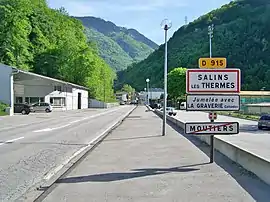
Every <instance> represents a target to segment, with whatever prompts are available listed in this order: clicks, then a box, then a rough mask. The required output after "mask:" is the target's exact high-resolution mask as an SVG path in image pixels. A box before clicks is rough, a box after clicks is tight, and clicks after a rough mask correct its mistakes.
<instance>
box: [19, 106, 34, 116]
mask: <svg viewBox="0 0 270 202" xmlns="http://www.w3.org/2000/svg"><path fill="white" fill-rule="evenodd" d="M32 110H33V107H32V106H29V105H27V104H14V113H21V114H23V115H26V114H29V113H30V112H31V111H32Z"/></svg>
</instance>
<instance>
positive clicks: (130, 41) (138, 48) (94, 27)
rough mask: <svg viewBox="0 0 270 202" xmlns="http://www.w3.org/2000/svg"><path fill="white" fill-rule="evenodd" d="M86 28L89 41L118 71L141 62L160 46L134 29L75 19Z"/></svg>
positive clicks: (85, 19)
mask: <svg viewBox="0 0 270 202" xmlns="http://www.w3.org/2000/svg"><path fill="white" fill-rule="evenodd" d="M75 18H76V19H78V20H81V22H82V23H83V25H84V26H85V27H86V34H87V36H88V39H89V40H91V41H92V40H94V41H95V42H96V43H97V45H98V49H99V52H100V56H101V57H102V58H104V60H105V61H106V62H107V63H108V64H109V65H110V66H111V67H112V68H113V69H114V70H116V71H119V70H123V69H126V68H127V66H128V65H130V64H132V63H134V62H139V61H141V60H143V59H145V58H147V56H149V54H150V53H152V52H153V51H154V49H156V48H158V45H157V44H155V43H154V42H152V41H151V40H149V39H147V38H146V37H145V36H143V35H142V34H140V33H139V32H138V31H136V30H134V29H126V28H124V27H118V26H116V25H115V24H114V23H112V22H109V21H105V20H103V19H100V18H95V17H75Z"/></svg>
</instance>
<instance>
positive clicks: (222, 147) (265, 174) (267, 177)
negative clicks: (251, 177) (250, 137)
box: [154, 110, 270, 185]
mask: <svg viewBox="0 0 270 202" xmlns="http://www.w3.org/2000/svg"><path fill="white" fill-rule="evenodd" d="M154 113H155V114H157V115H158V116H159V117H163V114H162V112H160V111H158V110H155V111H154ZM167 120H168V121H170V122H171V123H173V124H175V125H176V126H177V127H179V128H181V129H183V130H184V128H185V123H184V122H181V121H179V120H177V119H175V118H173V117H171V116H167ZM194 137H196V138H197V139H199V140H201V141H203V142H205V143H207V144H208V145H209V144H210V136H194ZM214 144H215V150H217V151H219V152H220V153H222V154H223V155H225V156H227V157H228V158H229V159H231V160H232V161H234V162H236V163H238V164H239V165H241V166H242V167H243V168H245V169H246V170H248V171H250V172H252V173H253V174H255V175H256V176H258V177H259V178H260V179H261V180H262V181H264V182H265V183H267V184H269V185H270V174H269V170H270V162H269V161H268V160H266V159H263V158H261V157H259V156H256V155H255V154H252V153H251V152H249V151H245V150H244V149H241V148H239V147H237V146H235V145H233V144H230V143H229V142H226V141H224V140H222V139H220V138H218V137H214Z"/></svg>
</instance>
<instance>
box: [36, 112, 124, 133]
mask: <svg viewBox="0 0 270 202" xmlns="http://www.w3.org/2000/svg"><path fill="white" fill-rule="evenodd" d="M120 109H123V108H117V109H114V110H111V111H106V112H102V113H100V114H95V115H92V116H89V117H85V118H83V119H79V120H75V121H72V122H70V123H69V124H66V125H63V126H59V127H55V128H44V129H41V130H35V131H33V132H34V133H41V132H49V131H53V130H58V129H61V128H65V127H68V126H70V125H72V124H74V123H78V122H80V121H84V120H87V119H92V118H96V117H99V116H102V115H104V114H109V113H112V112H115V111H118V110H120Z"/></svg>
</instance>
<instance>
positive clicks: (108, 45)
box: [85, 28, 133, 71]
mask: <svg viewBox="0 0 270 202" xmlns="http://www.w3.org/2000/svg"><path fill="white" fill-rule="evenodd" d="M85 31H86V35H87V37H88V39H89V40H90V41H94V42H95V43H96V44H97V46H98V47H99V55H100V56H101V57H102V58H103V59H104V60H105V61H106V62H107V63H108V64H110V65H111V67H113V68H114V69H115V70H116V71H119V70H122V69H124V68H125V67H127V66H128V65H129V64H131V63H132V62H133V59H132V58H131V57H129V55H128V54H127V53H126V52H125V51H124V50H123V49H122V48H121V47H120V46H119V45H118V44H117V43H115V41H114V40H113V39H111V38H110V37H107V36H105V35H104V34H102V33H100V32H98V31H96V30H94V29H92V28H86V29H85Z"/></svg>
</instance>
